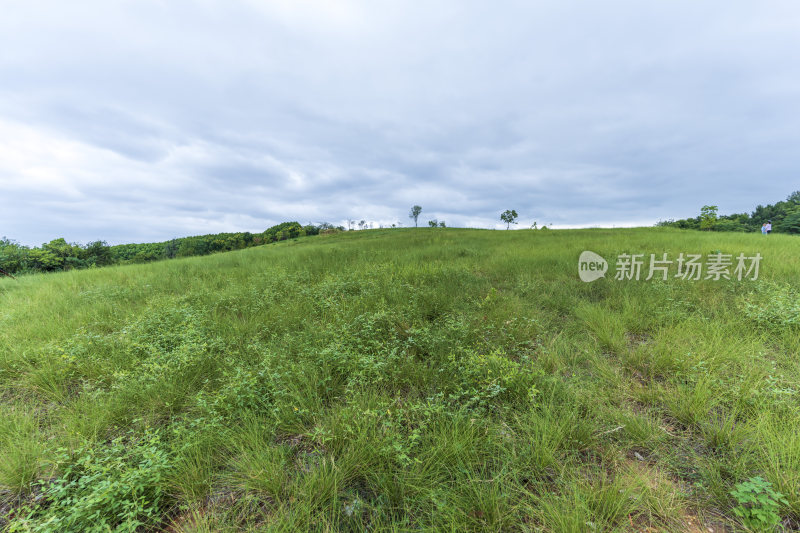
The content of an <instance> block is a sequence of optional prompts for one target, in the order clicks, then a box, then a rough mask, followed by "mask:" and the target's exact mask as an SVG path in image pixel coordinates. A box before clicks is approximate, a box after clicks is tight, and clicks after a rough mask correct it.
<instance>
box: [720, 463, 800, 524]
mask: <svg viewBox="0 0 800 533" xmlns="http://www.w3.org/2000/svg"><path fill="white" fill-rule="evenodd" d="M731 495H732V496H733V497H734V498H736V501H737V502H739V505H737V506H736V507H734V508H733V513H734V514H735V515H736V516H738V517H739V518H741V519H742V523H743V524H744V525H745V526H747V527H748V528H751V529H754V530H756V531H771V530H773V529H774V528H775V526H777V525H778V524H779V523H780V521H781V517H780V515H779V514H778V508H779V507H780V504H783V505H788V504H789V502H788V501H786V498H784V497H783V494H781V493H780V492H776V491H774V490H773V489H772V483H770V482H769V481H766V480H765V479H764V478H762V477H761V476H756V477H751V478H750V479H749V480H747V481H745V482H744V483H739V484H738V485H736V488H735V489H734V490H732V491H731Z"/></svg>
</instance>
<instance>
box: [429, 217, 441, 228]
mask: <svg viewBox="0 0 800 533" xmlns="http://www.w3.org/2000/svg"><path fill="white" fill-rule="evenodd" d="M428 225H429V226H430V227H432V228H435V227H437V226H438V225H439V221H438V220H436V219H435V218H434V219H433V220H429V221H428Z"/></svg>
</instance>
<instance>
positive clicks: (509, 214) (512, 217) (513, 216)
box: [500, 209, 518, 229]
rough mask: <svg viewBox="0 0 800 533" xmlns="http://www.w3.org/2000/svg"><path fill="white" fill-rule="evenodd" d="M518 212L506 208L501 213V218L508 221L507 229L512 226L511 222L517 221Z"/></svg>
mask: <svg viewBox="0 0 800 533" xmlns="http://www.w3.org/2000/svg"><path fill="white" fill-rule="evenodd" d="M517 216H518V215H517V212H516V211H515V210H514V209H506V210H505V211H503V212H502V213H501V214H500V220H502V221H503V222H505V223H506V229H509V228H510V227H511V224H516V223H517Z"/></svg>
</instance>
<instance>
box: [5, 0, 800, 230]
mask: <svg viewBox="0 0 800 533" xmlns="http://www.w3.org/2000/svg"><path fill="white" fill-rule="evenodd" d="M797 50H800V4H798V3H797V2H796V0H787V1H770V0H765V1H760V2H753V1H752V0H747V1H740V0H725V1H721V0H719V1H717V0H708V1H704V2H698V1H696V0H691V1H689V0H685V1H684V0H670V1H657V2H642V1H641V0H630V1H621V0H605V1H603V2H569V1H564V0H553V1H533V0H527V1H519V2H516V1H506V0H498V1H494V2H489V1H485V0H484V1H480V2H478V1H472V0H453V1H450V0H435V1H426V2H423V1H416V0H398V1H392V0H388V1H383V0H363V1H361V0H336V1H323V0H318V1H306V0H262V1H256V0H246V1H238V0H218V1H217V0H194V1H191V2H189V1H183V0H158V1H156V0H136V1H130V2H126V1H108V0H97V1H95V0H81V1H79V2H63V1H60V0H57V1H56V0H52V1H40V0H5V1H4V2H3V6H2V14H0V236H2V235H6V236H8V237H10V238H12V239H15V240H18V241H20V242H22V243H25V244H41V243H42V242H45V241H49V240H51V239H53V238H56V237H61V236H63V237H65V238H67V240H69V241H78V242H87V241H89V240H95V239H104V240H107V241H108V242H110V243H120V242H143V241H155V240H164V239H167V238H171V237H175V236H183V235H193V234H203V233H214V232H219V231H244V230H249V231H260V230H263V229H265V228H266V227H268V226H270V225H273V224H275V223H278V222H281V221H285V220H297V221H299V222H301V223H308V222H314V223H318V222H322V221H328V222H333V223H336V224H342V223H345V221H346V220H347V219H348V218H352V219H356V220H361V219H366V220H368V221H372V222H374V223H375V225H376V226H377V225H378V224H381V223H382V224H391V223H393V222H400V223H402V224H404V225H408V224H409V223H410V220H409V219H408V210H409V208H410V206H411V205H413V204H420V205H421V206H422V207H423V213H422V216H421V219H423V220H428V219H429V218H434V217H435V218H438V219H440V220H441V219H443V220H446V221H447V223H448V225H455V226H471V227H486V228H491V227H500V220H499V214H500V212H501V211H503V210H504V209H510V208H513V209H516V210H517V211H518V212H519V214H520V226H529V225H530V224H531V223H532V222H533V221H538V223H539V224H540V225H541V224H543V223H545V224H553V225H554V227H556V228H559V227H561V228H564V227H580V226H595V225H602V226H631V225H649V224H653V223H655V222H656V221H658V220H659V219H667V218H682V217H686V216H695V215H696V214H697V213H698V212H699V210H700V207H701V206H702V205H704V204H716V205H719V207H720V211H721V212H722V213H730V212H742V211H751V210H752V208H753V207H754V206H755V205H756V204H759V203H774V202H775V201H778V200H781V199H784V198H785V197H786V196H787V195H788V194H789V193H790V192H791V191H793V190H796V189H800V173H798V171H797V170H798V166H800V149H799V148H800V120H798V119H800V60H798V56H797Z"/></svg>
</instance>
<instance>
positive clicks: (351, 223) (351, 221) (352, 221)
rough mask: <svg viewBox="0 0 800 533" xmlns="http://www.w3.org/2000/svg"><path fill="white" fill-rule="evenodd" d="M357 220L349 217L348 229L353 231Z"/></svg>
mask: <svg viewBox="0 0 800 533" xmlns="http://www.w3.org/2000/svg"><path fill="white" fill-rule="evenodd" d="M355 223H356V221H355V220H350V219H349V218H348V219H347V231H353V224H355Z"/></svg>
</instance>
